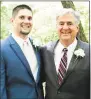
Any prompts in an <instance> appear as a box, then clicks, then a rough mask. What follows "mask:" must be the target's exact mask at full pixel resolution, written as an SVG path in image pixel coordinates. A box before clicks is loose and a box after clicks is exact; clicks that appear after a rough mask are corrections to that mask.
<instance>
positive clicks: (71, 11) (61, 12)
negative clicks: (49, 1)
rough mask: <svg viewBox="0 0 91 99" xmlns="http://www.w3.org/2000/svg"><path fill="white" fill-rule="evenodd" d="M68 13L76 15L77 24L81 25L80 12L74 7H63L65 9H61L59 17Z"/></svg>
mask: <svg viewBox="0 0 91 99" xmlns="http://www.w3.org/2000/svg"><path fill="white" fill-rule="evenodd" d="M66 14H72V15H73V16H74V18H75V19H76V20H75V22H76V24H77V25H79V23H80V13H78V12H77V11H75V10H73V9H72V8H63V9H61V10H60V12H59V13H58V15H57V18H58V17H59V16H64V15H66Z"/></svg>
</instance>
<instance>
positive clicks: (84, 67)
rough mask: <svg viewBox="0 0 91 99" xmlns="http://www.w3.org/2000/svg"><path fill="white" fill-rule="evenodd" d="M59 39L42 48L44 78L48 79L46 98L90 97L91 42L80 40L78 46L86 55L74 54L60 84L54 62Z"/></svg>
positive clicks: (74, 98) (86, 98)
mask: <svg viewBox="0 0 91 99" xmlns="http://www.w3.org/2000/svg"><path fill="white" fill-rule="evenodd" d="M57 43H58V41H56V42H51V43H49V44H48V45H47V46H45V47H43V48H42V49H41V53H42V59H43V66H44V67H43V69H44V71H43V73H44V75H43V78H44V77H45V81H46V97H45V99H90V61H89V60H90V57H89V44H87V43H85V42H82V41H80V40H78V43H77V47H76V49H75V50H77V49H78V48H81V49H83V50H84V52H85V57H77V56H76V55H74V54H73V56H72V59H71V62H70V64H69V68H68V70H67V73H66V76H65V78H64V80H63V83H62V85H61V86H59V85H58V78H57V72H56V67H55V63H54V49H55V46H56V45H57Z"/></svg>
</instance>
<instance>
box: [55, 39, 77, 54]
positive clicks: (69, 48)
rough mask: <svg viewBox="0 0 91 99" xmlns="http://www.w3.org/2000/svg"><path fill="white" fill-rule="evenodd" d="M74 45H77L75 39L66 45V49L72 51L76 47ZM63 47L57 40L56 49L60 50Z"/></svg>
mask: <svg viewBox="0 0 91 99" xmlns="http://www.w3.org/2000/svg"><path fill="white" fill-rule="evenodd" d="M76 45H77V39H75V40H74V42H73V43H72V44H71V45H69V46H68V47H67V49H68V51H69V52H73V51H74V50H75V48H76ZM63 48H64V46H63V45H62V44H61V43H60V41H59V42H58V44H57V47H56V49H58V50H57V51H59V52H62V50H63Z"/></svg>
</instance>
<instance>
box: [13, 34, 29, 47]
mask: <svg viewBox="0 0 91 99" xmlns="http://www.w3.org/2000/svg"><path fill="white" fill-rule="evenodd" d="M12 37H13V38H14V39H15V41H16V42H17V43H18V44H19V46H21V47H22V45H23V43H24V41H25V40H23V39H22V38H20V37H17V36H16V35H15V34H13V33H12ZM26 41H27V42H28V43H29V44H30V41H29V37H28V38H27V39H26Z"/></svg>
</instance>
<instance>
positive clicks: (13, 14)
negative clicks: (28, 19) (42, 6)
mask: <svg viewBox="0 0 91 99" xmlns="http://www.w3.org/2000/svg"><path fill="white" fill-rule="evenodd" d="M21 9H28V10H30V11H31V12H32V15H33V11H32V9H31V7H29V6H28V5H25V4H22V5H18V6H16V7H15V8H14V9H13V11H12V16H13V17H15V16H16V15H17V13H18V12H19V11H20V10H21Z"/></svg>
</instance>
